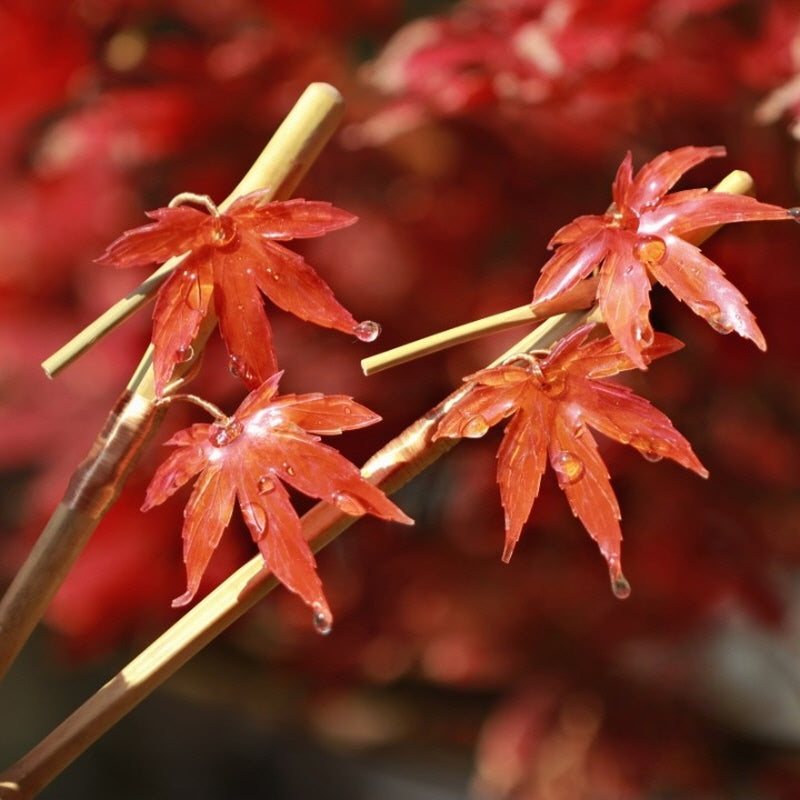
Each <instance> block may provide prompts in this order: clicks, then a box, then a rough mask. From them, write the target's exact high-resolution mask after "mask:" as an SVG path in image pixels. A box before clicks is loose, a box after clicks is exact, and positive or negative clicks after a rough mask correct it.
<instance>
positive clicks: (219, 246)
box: [97, 190, 379, 396]
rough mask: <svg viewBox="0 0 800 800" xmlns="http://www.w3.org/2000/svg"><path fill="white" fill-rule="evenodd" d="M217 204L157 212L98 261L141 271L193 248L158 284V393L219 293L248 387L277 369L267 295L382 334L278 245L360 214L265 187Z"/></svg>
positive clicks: (332, 323)
mask: <svg viewBox="0 0 800 800" xmlns="http://www.w3.org/2000/svg"><path fill="white" fill-rule="evenodd" d="M179 197H180V195H179ZM192 199H197V197H196V196H192ZM204 199H205V200H207V198H204ZM208 204H209V208H210V211H211V212H212V213H205V212H203V211H200V210H199V209H196V208H190V207H188V206H185V205H176V206H174V207H168V208H159V209H156V210H155V211H148V212H147V216H149V217H151V218H152V219H155V220H156V221H155V222H154V223H151V224H149V225H143V226H141V227H139V228H134V229H133V230H130V231H126V232H125V233H123V234H122V235H121V236H120V237H119V238H118V239H116V240H115V241H114V242H112V243H111V244H110V245H109V246H108V248H107V249H106V251H105V252H104V253H103V254H102V255H101V256H100V258H99V259H97V260H98V261H99V262H101V263H106V264H113V265H114V266H117V267H132V266H142V265H145V264H153V263H158V262H162V261H166V260H167V259H168V258H170V257H171V256H177V255H181V254H182V253H185V252H187V251H191V252H190V253H189V255H188V256H187V257H186V258H185V259H184V261H183V263H182V264H181V265H180V266H179V267H178V268H177V269H176V270H175V271H174V272H173V273H172V274H171V275H170V276H169V277H168V278H167V280H166V281H165V282H164V284H163V285H162V286H161V288H160V289H159V292H158V297H157V300H156V306H155V310H154V311H153V345H154V348H155V353H154V356H153V365H154V370H155V378H156V392H157V394H158V395H159V396H160V395H161V394H162V393H163V391H164V388H165V387H166V385H167V383H168V382H169V379H170V377H171V375H172V371H173V369H174V367H175V365H176V364H177V363H179V362H181V361H185V360H186V359H187V356H188V354H189V352H190V351H189V348H190V347H191V342H192V340H193V339H194V337H195V336H196V335H197V332H198V330H199V328H200V323H201V322H202V321H203V319H204V318H205V317H206V316H207V315H208V314H209V313H210V306H211V300H212V298H213V300H214V311H215V313H216V315H217V317H218V318H219V327H220V332H221V334H222V338H223V339H224V341H225V345H226V347H227V349H228V354H229V356H230V365H231V371H232V372H233V373H234V374H235V375H238V376H239V377H240V378H241V379H242V380H243V381H244V383H245V384H246V385H247V387H248V388H249V389H255V388H256V387H258V386H260V385H261V383H262V382H263V381H265V380H266V379H267V378H268V377H269V376H270V375H272V374H273V373H274V372H275V371H276V369H277V362H276V359H275V354H274V352H273V347H272V329H271V327H270V324H269V320H268V319H267V315H266V313H265V311H264V302H263V298H262V296H261V295H262V293H263V294H265V295H266V296H267V297H269V299H270V300H272V302H273V303H275V305H277V306H279V307H280V308H282V309H284V310H285V311H290V312H291V313H292V314H294V315H295V316H297V317H299V318H300V319H303V320H306V321H308V322H313V323H315V324H317V325H322V326H324V327H327V328H335V329H337V330H340V331H344V332H346V333H353V334H355V335H356V336H358V337H359V338H361V339H364V340H371V339H373V338H375V336H376V335H377V331H378V330H379V329H378V328H377V325H376V323H363V324H362V325H361V326H360V325H359V323H357V322H356V320H355V319H353V317H352V315H351V314H350V312H349V311H347V309H345V308H344V307H343V306H341V305H340V304H339V302H338V301H337V300H336V298H335V297H334V295H333V292H332V291H331V289H330V287H329V286H328V285H327V284H326V283H325V282H324V281H323V280H322V279H321V278H320V277H319V275H317V273H316V272H315V271H314V270H313V269H312V268H311V267H310V266H309V265H308V264H307V263H306V261H305V260H304V259H303V258H302V257H301V256H300V255H298V254H297V253H294V252H292V251H291V250H288V249H287V248H286V247H284V246H283V245H281V244H279V243H278V242H280V241H287V240H289V239H294V238H303V237H313V236H321V235H323V234H325V233H328V232H329V231H334V230H337V229H339V228H344V227H346V226H348V225H351V224H352V223H354V222H355V221H356V217H355V216H353V215H352V214H350V213H348V212H347V211H343V210H342V209H339V208H336V207H335V206H332V205H331V204H330V203H325V202H319V201H308V200H300V199H293V200H285V201H272V202H269V201H267V200H265V190H259V191H255V192H251V193H250V194H247V195H244V196H243V197H240V198H238V199H237V200H236V201H234V202H233V203H232V204H231V206H230V209H229V210H228V211H226V212H224V213H220V212H219V211H217V209H216V208H215V207H214V206H213V204H211V202H210V201H208ZM373 326H374V327H373Z"/></svg>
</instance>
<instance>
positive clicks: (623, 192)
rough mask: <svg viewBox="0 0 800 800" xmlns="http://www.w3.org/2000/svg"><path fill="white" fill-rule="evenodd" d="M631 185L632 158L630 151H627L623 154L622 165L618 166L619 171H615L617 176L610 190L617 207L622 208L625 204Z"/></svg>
mask: <svg viewBox="0 0 800 800" xmlns="http://www.w3.org/2000/svg"><path fill="white" fill-rule="evenodd" d="M632 184H633V156H632V155H631V151H630V150H628V152H627V153H626V154H625V158H623V159H622V163H621V164H620V165H619V169H617V174H616V177H615V178H614V183H613V184H612V188H611V194H612V197H613V198H614V202H615V203H616V204H617V205H618V206H622V205H623V204H624V203H625V201H626V199H627V198H628V195H629V193H630V190H631V185H632Z"/></svg>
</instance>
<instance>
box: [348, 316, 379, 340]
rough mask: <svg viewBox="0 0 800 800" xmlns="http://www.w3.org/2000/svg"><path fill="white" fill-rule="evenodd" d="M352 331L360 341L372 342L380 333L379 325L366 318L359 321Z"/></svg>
mask: <svg viewBox="0 0 800 800" xmlns="http://www.w3.org/2000/svg"><path fill="white" fill-rule="evenodd" d="M353 333H354V334H355V335H356V338H357V339H359V340H360V341H362V342H374V341H375V340H376V339H377V338H378V336H380V334H381V326H380V324H379V323H377V322H373V321H372V320H371V319H366V320H364V322H359V323H358V325H356V327H355V328H353Z"/></svg>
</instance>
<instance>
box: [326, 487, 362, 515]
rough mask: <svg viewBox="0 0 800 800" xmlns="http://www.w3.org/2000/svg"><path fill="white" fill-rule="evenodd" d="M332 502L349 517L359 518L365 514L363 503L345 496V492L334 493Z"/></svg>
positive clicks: (349, 495)
mask: <svg viewBox="0 0 800 800" xmlns="http://www.w3.org/2000/svg"><path fill="white" fill-rule="evenodd" d="M333 502H334V503H336V507H337V508H339V509H340V510H342V511H344V513H345V514H349V515H350V516H351V517H360V516H362V515H363V514H366V513H367V509H366V508H365V507H364V505H363V503H362V502H361V501H360V500H358V499H357V498H355V497H353V495H351V494H347V492H336V494H335V495H334V496H333Z"/></svg>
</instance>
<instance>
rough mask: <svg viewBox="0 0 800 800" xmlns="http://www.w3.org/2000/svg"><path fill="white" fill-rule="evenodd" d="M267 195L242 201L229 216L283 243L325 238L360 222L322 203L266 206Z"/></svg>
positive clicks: (295, 200)
mask: <svg viewBox="0 0 800 800" xmlns="http://www.w3.org/2000/svg"><path fill="white" fill-rule="evenodd" d="M265 194H267V192H266V191H265V190H259V191H256V192H252V193H250V194H247V195H244V196H243V197H240V198H239V199H237V200H236V201H235V202H234V203H233V204H232V205H231V207H230V209H229V210H228V215H229V216H231V217H235V219H236V221H237V222H238V223H240V224H241V225H245V226H246V227H247V229H248V230H249V231H252V232H253V233H257V234H258V235H259V236H264V237H267V238H269V239H278V240H283V241H286V240H288V239H295V238H309V237H313V236H322V235H323V234H326V233H330V232H331V231H335V230H339V229H340V228H346V227H347V226H349V225H352V224H353V223H354V222H356V221H357V220H358V217H356V216H355V215H354V214H351V213H349V212H348V211H344V210H342V209H341V208H337V207H336V206H334V205H331V204H330V203H326V202H323V201H319V200H302V199H300V198H293V199H291V200H276V201H272V202H265V201H264V195H265Z"/></svg>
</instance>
